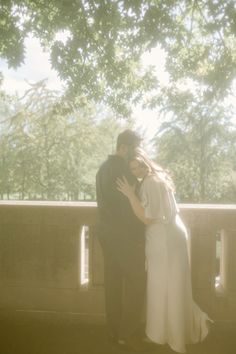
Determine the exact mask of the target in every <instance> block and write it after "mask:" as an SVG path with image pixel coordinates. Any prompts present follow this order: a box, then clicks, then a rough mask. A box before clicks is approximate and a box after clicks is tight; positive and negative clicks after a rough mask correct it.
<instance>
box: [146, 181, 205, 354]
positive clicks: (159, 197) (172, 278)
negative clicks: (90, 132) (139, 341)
mask: <svg viewBox="0 0 236 354" xmlns="http://www.w3.org/2000/svg"><path fill="white" fill-rule="evenodd" d="M140 199H141V203H142V205H143V207H144V209H145V216H146V217H147V218H151V219H155V220H156V221H155V222H154V223H152V224H150V225H148V226H147V227H146V262H147V324H146V334H147V336H148V338H150V340H152V341H153V342H155V343H159V344H165V343H168V344H169V345H170V347H171V348H172V349H173V350H175V351H176V352H181V353H184V352H185V351H186V344H190V343H197V342H200V341H202V340H203V339H204V338H205V337H206V335H207V334H208V325H207V321H208V320H209V318H208V316H207V315H206V314H205V313H204V312H202V310H201V309H200V308H199V307H198V306H197V304H196V303H195V302H194V301H193V298H192V287H191V275H190V266H189V256H188V243H187V238H188V235H187V231H186V228H185V226H184V224H183V222H182V220H181V219H180V217H179V215H178V208H177V206H176V202H175V198H174V195H173V193H172V192H171V191H170V190H169V189H167V188H166V187H165V185H164V183H163V182H162V181H160V179H158V177H157V176H154V175H151V176H147V177H146V178H145V179H144V181H143V183H142V185H141V189H140Z"/></svg>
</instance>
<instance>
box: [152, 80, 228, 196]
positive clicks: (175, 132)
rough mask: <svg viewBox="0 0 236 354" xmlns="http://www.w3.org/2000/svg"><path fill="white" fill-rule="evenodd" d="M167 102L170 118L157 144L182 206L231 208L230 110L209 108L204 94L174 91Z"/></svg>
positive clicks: (216, 104) (169, 92)
mask: <svg viewBox="0 0 236 354" xmlns="http://www.w3.org/2000/svg"><path fill="white" fill-rule="evenodd" d="M165 97H166V98H165V106H164V107H165V108H163V110H165V109H166V113H167V116H165V117H166V121H165V122H164V123H163V124H162V125H161V128H160V132H159V136H158V137H157V138H156V149H157V159H158V161H160V163H161V164H164V166H166V167H168V168H169V169H170V170H171V171H172V172H173V174H174V179H175V181H176V185H177V192H178V194H179V198H180V200H181V201H187V202H193V201H195V202H210V201H211V202H220V201H221V202H232V201H233V200H235V199H233V197H234V196H235V193H233V194H231V196H229V195H227V193H226V192H227V191H229V189H230V188H231V189H232V187H233V185H232V183H231V182H230V179H229V176H230V175H232V172H233V156H234V154H235V130H234V129H233V126H232V116H233V113H234V112H233V111H232V110H230V106H229V104H227V105H226V102H225V104H222V103H221V102H217V101H216V100H215V101H214V104H212V105H211V106H208V105H207V103H206V102H205V98H204V97H203V96H202V92H201V89H196V90H195V94H194V95H193V92H190V91H183V90H180V89H177V88H176V86H175V87H174V88H173V87H172V88H171V89H169V90H167V91H166V96H165ZM193 102H194V103H193ZM186 107H187V108H186ZM232 147H233V150H234V152H233V151H232Z"/></svg>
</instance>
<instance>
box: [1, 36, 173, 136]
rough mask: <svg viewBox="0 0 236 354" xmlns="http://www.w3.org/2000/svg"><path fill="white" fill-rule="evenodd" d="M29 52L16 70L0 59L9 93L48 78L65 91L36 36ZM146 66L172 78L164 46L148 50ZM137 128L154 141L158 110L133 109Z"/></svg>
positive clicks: (163, 78)
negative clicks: (165, 68) (166, 64)
mask: <svg viewBox="0 0 236 354" xmlns="http://www.w3.org/2000/svg"><path fill="white" fill-rule="evenodd" d="M25 45H26V55H25V62H24V64H22V65H21V66H20V67H18V68H17V69H16V70H14V69H9V68H8V65H7V63H6V61H4V60H0V72H2V73H3V76H4V81H3V89H4V91H6V92H7V93H9V94H15V93H17V94H18V95H19V96H23V94H24V92H25V91H26V90H27V89H28V88H29V83H35V82H38V81H40V80H42V79H47V86H48V88H50V89H55V90H62V89H63V83H62V82H61V81H60V79H59V77H58V75H57V73H56V71H55V70H53V69H52V68H51V65H50V60H49V54H48V53H47V52H44V51H43V50H42V48H41V46H40V43H39V41H38V40H37V39H36V38H33V37H29V38H27V39H26V41H25ZM142 60H143V63H144V65H149V64H151V65H154V66H155V67H156V68H158V78H159V80H160V81H161V82H163V83H166V82H167V81H168V75H167V73H166V72H165V70H164V66H165V56H164V53H163V52H162V51H161V50H160V49H158V48H157V49H154V50H152V52H150V53H146V54H145V55H144V56H143V58H142ZM133 117H134V119H135V122H136V123H135V129H137V130H140V131H141V132H142V133H143V137H144V139H145V140H147V141H150V140H151V139H152V137H153V136H154V135H155V133H156V131H157V129H158V124H159V123H158V119H157V116H156V113H155V112H154V111H151V110H143V109H141V108H140V107H136V108H135V109H134V111H133Z"/></svg>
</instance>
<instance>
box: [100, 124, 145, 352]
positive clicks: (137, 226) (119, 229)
mask: <svg viewBox="0 0 236 354" xmlns="http://www.w3.org/2000/svg"><path fill="white" fill-rule="evenodd" d="M140 142H141V139H140V137H139V136H138V135H137V134H136V133H135V132H133V131H131V130H125V131H124V132H122V133H121V134H119V136H118V138H117V146H116V153H115V154H114V155H110V156H108V159H107V160H106V161H105V162H104V163H103V164H102V165H101V167H100V168H99V170H98V173H97V176H96V190H97V204H98V213H99V227H98V236H99V240H100V243H101V245H102V249H103V255H104V276H105V302H106V315H107V324H108V328H109V330H110V334H111V337H112V339H113V340H114V341H115V342H116V343H117V344H120V345H121V346H122V345H123V346H124V347H125V348H126V349H131V350H133V351H142V350H147V346H146V345H144V343H143V342H142V341H141V340H139V339H138V336H137V332H138V330H139V329H140V319H141V312H142V309H143V303H144V294H145V285H146V275H145V256H144V225H143V224H142V223H141V222H140V221H139V220H138V218H137V217H136V216H135V215H134V213H133V211H132V209H131V207H130V204H129V201H128V199H127V198H126V197H125V196H124V195H123V194H122V193H120V192H119V191H118V189H117V185H116V180H117V178H119V177H120V178H121V177H123V176H125V177H126V178H127V180H128V181H129V183H131V184H132V183H133V184H134V183H136V180H135V178H134V177H133V176H132V175H131V173H130V170H129V167H128V163H127V160H128V157H129V155H130V153H132V151H133V150H134V148H135V147H137V146H139V145H140Z"/></svg>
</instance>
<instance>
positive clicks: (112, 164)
mask: <svg viewBox="0 0 236 354" xmlns="http://www.w3.org/2000/svg"><path fill="white" fill-rule="evenodd" d="M123 166H124V161H123V160H122V159H121V158H120V157H119V156H117V155H109V156H108V157H107V159H106V160H105V161H103V162H102V164H101V165H100V167H99V169H98V172H97V173H98V174H99V173H102V172H103V171H106V170H108V169H116V168H123Z"/></svg>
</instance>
